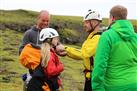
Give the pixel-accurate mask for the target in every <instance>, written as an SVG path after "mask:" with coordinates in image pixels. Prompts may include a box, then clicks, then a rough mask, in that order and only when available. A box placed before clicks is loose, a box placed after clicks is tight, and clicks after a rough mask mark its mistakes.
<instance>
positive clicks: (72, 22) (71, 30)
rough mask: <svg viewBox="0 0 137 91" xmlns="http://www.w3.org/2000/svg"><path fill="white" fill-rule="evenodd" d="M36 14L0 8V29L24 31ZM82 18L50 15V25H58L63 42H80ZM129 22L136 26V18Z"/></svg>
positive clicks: (81, 39)
mask: <svg viewBox="0 0 137 91" xmlns="http://www.w3.org/2000/svg"><path fill="white" fill-rule="evenodd" d="M37 15H38V12H35V11H28V10H23V9H19V10H0V29H1V30H3V29H6V28H9V29H12V30H17V31H22V32H24V31H26V30H27V29H29V28H30V26H32V25H34V24H35V22H36V18H37ZM82 19H83V18H82V17H78V16H60V15H51V22H50V27H59V33H60V35H62V36H61V39H63V41H64V42H68V41H69V42H70V43H71V42H73V43H76V42H82V41H83V40H84V38H85V36H86V34H84V32H83V31H82V29H83V22H82V21H83V20H82ZM107 22H108V19H107V18H103V22H102V25H103V26H107V25H108V23H107ZM131 22H132V23H133V25H134V26H135V27H136V28H137V20H131ZM62 31H63V32H62ZM79 31H80V32H79ZM64 34H65V36H64ZM83 34H84V35H83Z"/></svg>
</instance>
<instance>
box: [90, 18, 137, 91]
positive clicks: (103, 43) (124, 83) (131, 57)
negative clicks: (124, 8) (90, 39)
mask: <svg viewBox="0 0 137 91" xmlns="http://www.w3.org/2000/svg"><path fill="white" fill-rule="evenodd" d="M92 89H93V91H137V34H136V33H135V32H134V28H133V26H132V24H131V23H130V22H129V21H128V20H116V21H115V22H114V23H113V24H112V25H111V26H110V28H109V29H108V30H107V31H105V32H104V33H103V34H102V36H101V37H100V40H99V44H98V47H97V51H96V56H95V60H94V70H93V73H92Z"/></svg>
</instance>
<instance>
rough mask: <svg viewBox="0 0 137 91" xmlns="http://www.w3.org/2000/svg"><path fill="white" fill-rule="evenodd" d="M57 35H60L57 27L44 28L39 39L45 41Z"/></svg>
mask: <svg viewBox="0 0 137 91" xmlns="http://www.w3.org/2000/svg"><path fill="white" fill-rule="evenodd" d="M57 36H59V34H58V32H57V31H56V30H55V29H53V28H44V29H42V30H41V32H40V36H39V40H40V41H42V42H43V41H44V40H45V39H48V38H54V37H57Z"/></svg>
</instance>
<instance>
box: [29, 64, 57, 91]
mask: <svg viewBox="0 0 137 91" xmlns="http://www.w3.org/2000/svg"><path fill="white" fill-rule="evenodd" d="M43 69H44V68H43V67H42V66H41V65H38V67H36V69H35V70H34V71H33V75H32V79H31V80H30V82H29V83H28V88H27V91H56V89H58V88H59V81H60V79H59V78H58V75H57V76H54V77H52V78H50V79H48V77H47V75H45V73H44V71H43Z"/></svg>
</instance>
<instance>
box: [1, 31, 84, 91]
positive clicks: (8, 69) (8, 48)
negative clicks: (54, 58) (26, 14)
mask: <svg viewBox="0 0 137 91" xmlns="http://www.w3.org/2000/svg"><path fill="white" fill-rule="evenodd" d="M22 35H23V34H22V33H20V32H17V31H14V30H9V29H5V30H0V36H1V37H0V48H1V49H0V57H1V58H0V91H23V90H22V86H23V82H22V80H21V75H22V74H23V73H26V72H27V69H26V68H25V67H23V66H22V65H21V64H20V62H19V59H18V48H19V45H20V43H21V39H22ZM68 46H72V47H76V48H80V47H79V46H74V45H68ZM60 59H61V61H62V62H63V63H64V65H65V70H64V71H63V73H62V74H61V78H62V81H63V86H64V89H65V91H82V90H83V84H84V76H83V72H82V68H83V65H82V63H83V62H82V60H80V61H77V60H73V59H71V58H68V57H60ZM5 78H6V79H5Z"/></svg>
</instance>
